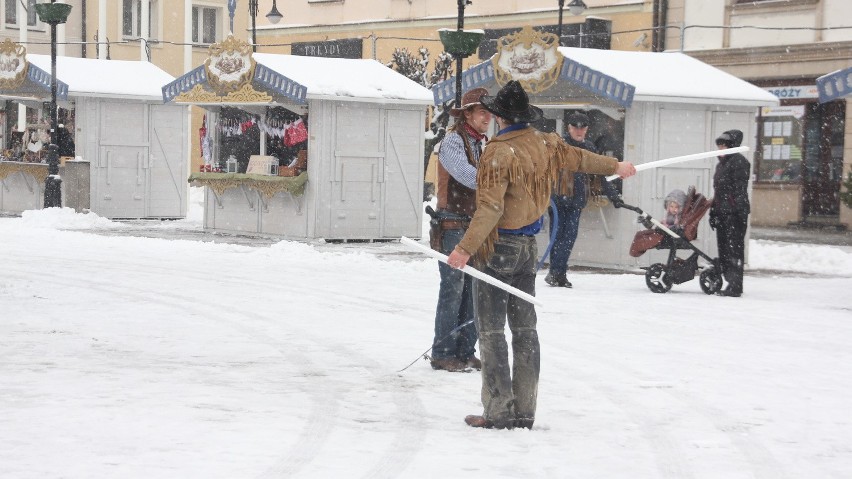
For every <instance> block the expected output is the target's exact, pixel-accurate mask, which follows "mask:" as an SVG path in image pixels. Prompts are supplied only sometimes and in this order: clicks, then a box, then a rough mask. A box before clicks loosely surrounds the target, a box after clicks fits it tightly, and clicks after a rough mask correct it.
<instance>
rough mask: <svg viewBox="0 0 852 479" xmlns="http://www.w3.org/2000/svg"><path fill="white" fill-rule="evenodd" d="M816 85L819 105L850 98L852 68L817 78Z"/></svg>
mask: <svg viewBox="0 0 852 479" xmlns="http://www.w3.org/2000/svg"><path fill="white" fill-rule="evenodd" d="M816 83H817V91H819V102H820V103H827V102H830V101H832V100H837V99H839V98H844V97H847V96H850V95H852V67H848V68H844V69H842V70H837V71H836V72H831V73H829V74H827V75H823V76H821V77H819V78H817V80H816Z"/></svg>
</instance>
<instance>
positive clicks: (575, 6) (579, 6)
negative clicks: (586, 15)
mask: <svg viewBox="0 0 852 479" xmlns="http://www.w3.org/2000/svg"><path fill="white" fill-rule="evenodd" d="M564 7H565V0H559V25H558V26H557V27H556V36H557V37H559V46H560V47H561V46H562V8H564ZM586 8H587V7H586V4H585V3H583V0H571V3H569V4H568V11H569V12H571V15H582V14H583V12H585V11H586Z"/></svg>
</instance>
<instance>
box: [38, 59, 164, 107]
mask: <svg viewBox="0 0 852 479" xmlns="http://www.w3.org/2000/svg"><path fill="white" fill-rule="evenodd" d="M27 60H28V61H29V62H30V64H31V65H35V66H37V67H38V68H40V69H42V70H45V71H48V72H49V71H50V55H39V54H29V53H28V54H27ZM56 77H57V78H58V80H59V81H60V82H62V83H64V84H66V85H68V96H71V97H75V96H77V97H82V96H86V97H99V98H121V99H136V100H145V101H160V102H162V98H163V97H162V92H161V89H160V87H161V86H162V85H163V84H165V83H168V82H170V81H172V80H174V77H173V76H171V75H169V74H168V73H166V72H165V71H164V70H162V69H161V68H160V67H158V66H156V65H154V64H153V63H150V62H146V61H131V60H101V59H97V58H77V57H65V56H59V57H56ZM57 84H59V83H57Z"/></svg>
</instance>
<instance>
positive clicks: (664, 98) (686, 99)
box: [634, 95, 780, 107]
mask: <svg viewBox="0 0 852 479" xmlns="http://www.w3.org/2000/svg"><path fill="white" fill-rule="evenodd" d="M634 99H635V100H636V101H640V102H660V103H691V104H697V105H726V106H753V107H763V106H778V104H779V103H780V102H779V101H778V99H777V98H776V99H774V100H773V99H761V100H759V99H747V98H743V99H737V98H713V97H694V96H678V95H636V96H635V97H634Z"/></svg>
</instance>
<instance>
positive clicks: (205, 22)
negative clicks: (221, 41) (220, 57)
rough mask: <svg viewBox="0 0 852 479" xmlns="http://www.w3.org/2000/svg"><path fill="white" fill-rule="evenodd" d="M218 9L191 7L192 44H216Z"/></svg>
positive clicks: (217, 36)
mask: <svg viewBox="0 0 852 479" xmlns="http://www.w3.org/2000/svg"><path fill="white" fill-rule="evenodd" d="M220 10H221V9H219V8H214V7H199V6H193V7H192V42H193V43H206V44H211V43H216V42H217V41H218V38H219V28H218V25H219V16H220Z"/></svg>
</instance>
